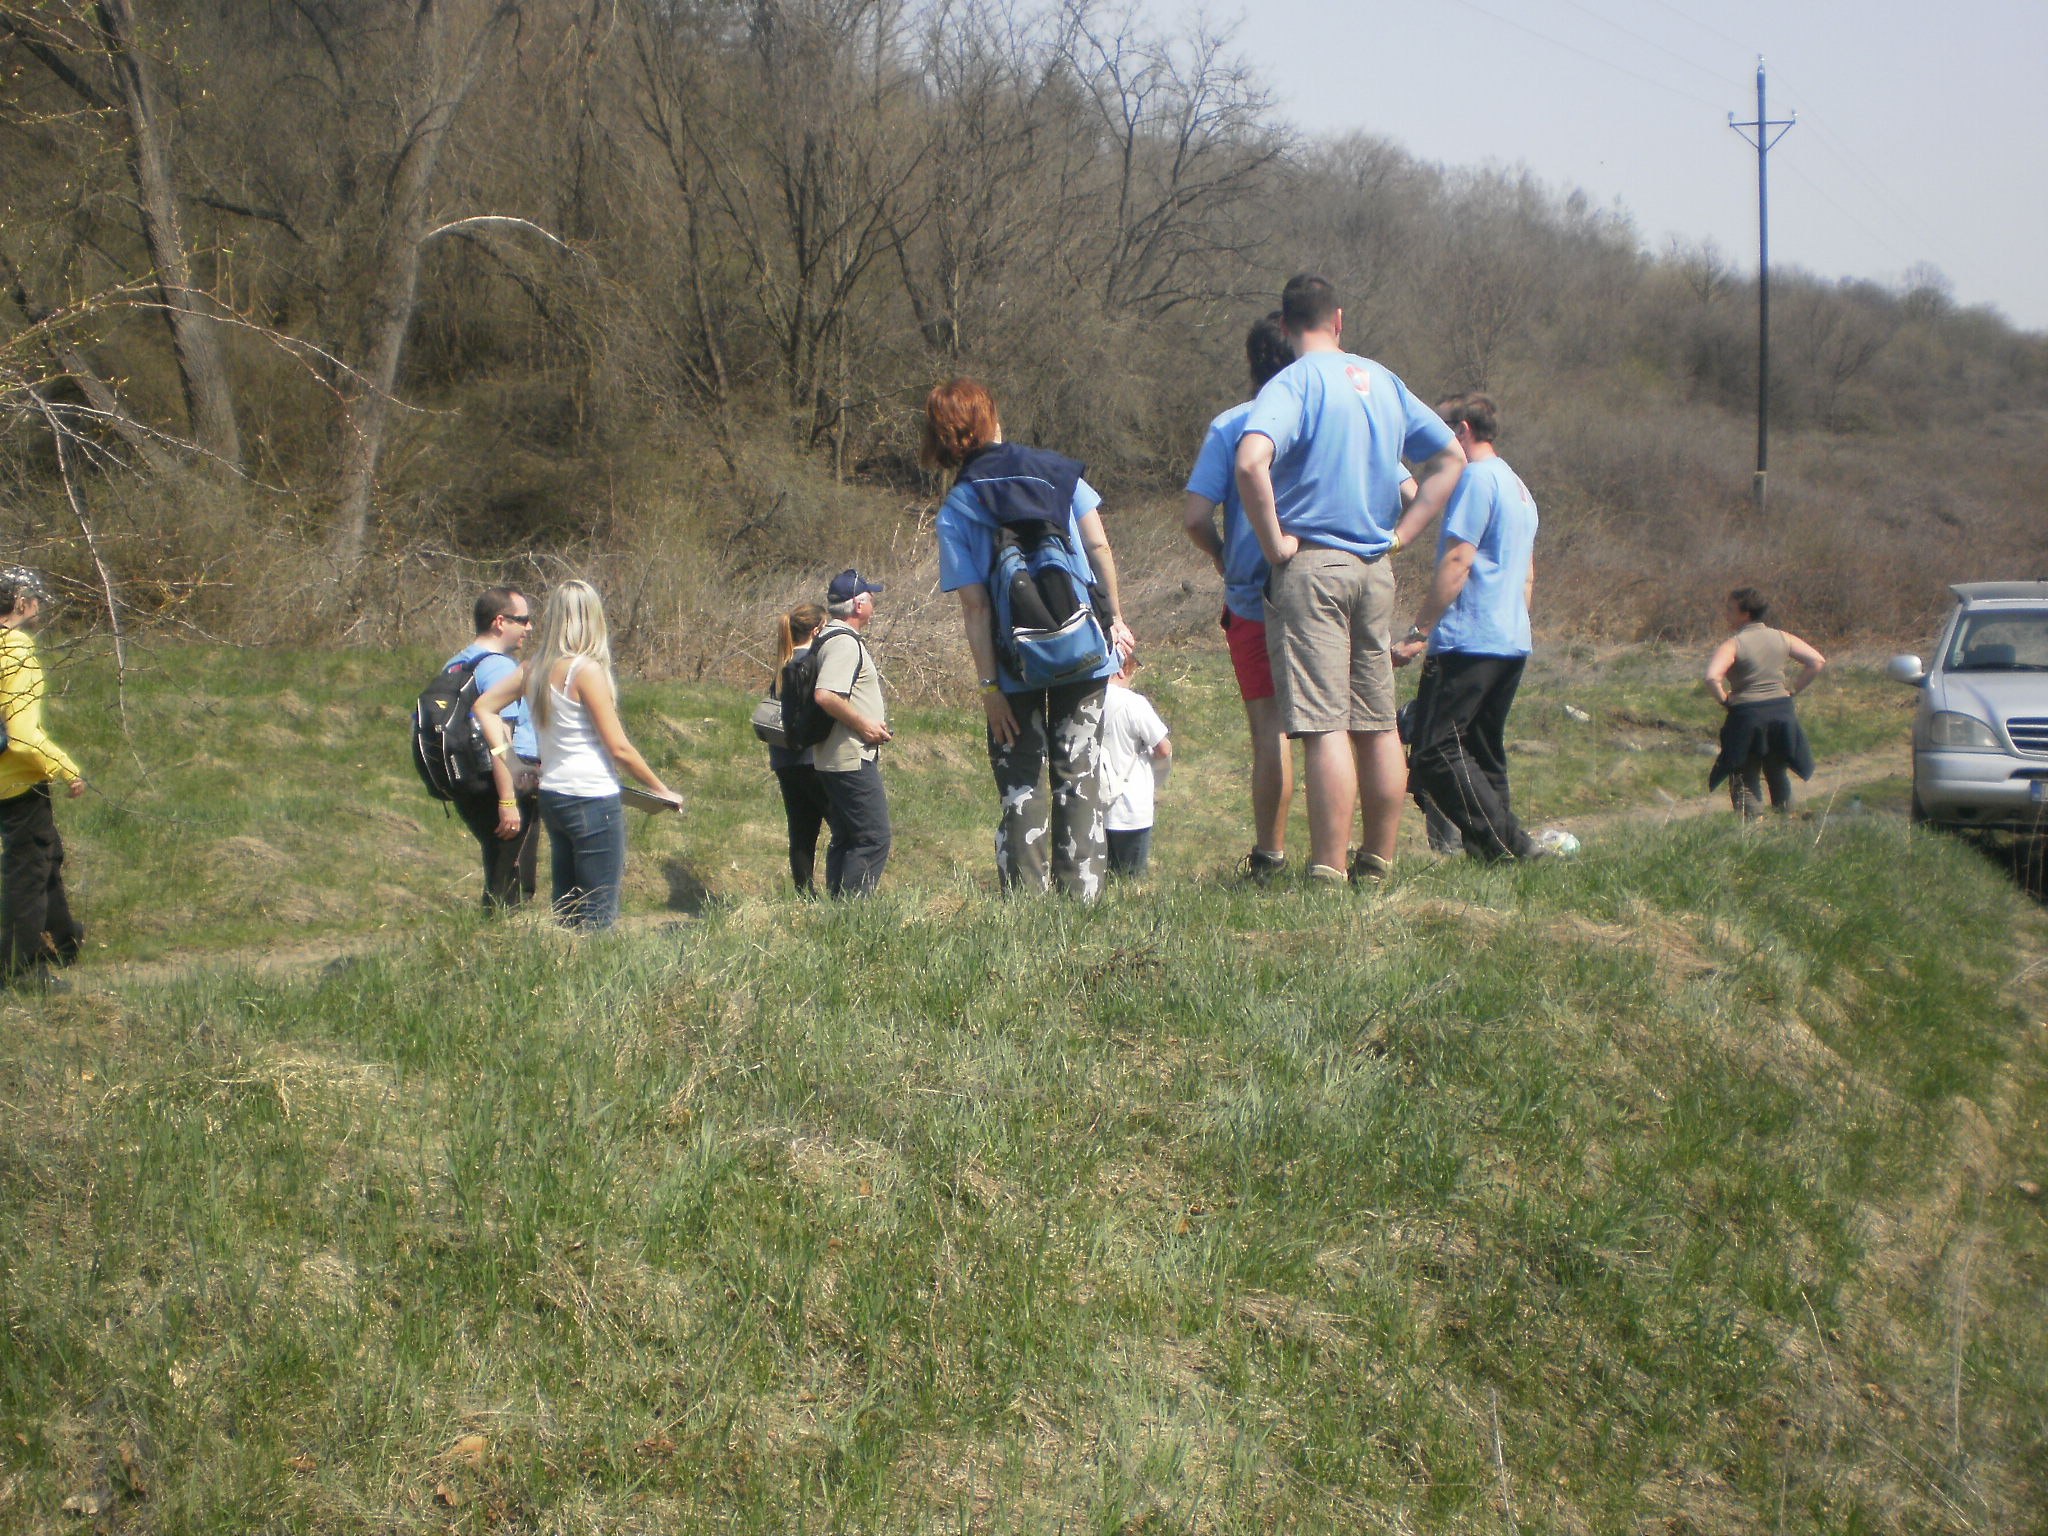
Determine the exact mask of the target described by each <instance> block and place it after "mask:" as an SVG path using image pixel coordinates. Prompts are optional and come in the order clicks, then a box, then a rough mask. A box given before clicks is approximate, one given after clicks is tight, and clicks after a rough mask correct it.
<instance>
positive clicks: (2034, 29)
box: [1143, 0, 2048, 331]
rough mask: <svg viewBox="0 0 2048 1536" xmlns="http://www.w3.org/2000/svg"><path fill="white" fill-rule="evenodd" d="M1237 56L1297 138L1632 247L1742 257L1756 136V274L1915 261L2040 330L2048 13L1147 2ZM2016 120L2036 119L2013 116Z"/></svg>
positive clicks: (1837, 5) (1616, 1) (1746, 256)
mask: <svg viewBox="0 0 2048 1536" xmlns="http://www.w3.org/2000/svg"><path fill="white" fill-rule="evenodd" d="M1143 3H1145V4H1147V5H1149V7H1150V8H1151V12H1152V14H1153V16H1154V17H1155V18H1156V19H1157V20H1158V21H1159V22H1161V23H1163V24H1166V25H1170V26H1174V27H1177V28H1182V27H1186V26H1188V25H1189V24H1190V23H1191V22H1192V21H1193V20H1195V19H1197V18H1199V17H1203V16H1206V17H1207V18H1208V19H1209V20H1210V22H1211V24H1212V25H1225V24H1229V23H1232V22H1235V23H1236V26H1237V30H1236V34H1235V44H1236V47H1237V49H1238V51H1239V52H1241V53H1242V54H1243V56H1244V57H1245V58H1246V59H1247V60H1248V61H1249V62H1251V63H1252V64H1253V65H1254V66H1256V68H1257V69H1258V71H1259V73H1260V75H1261V76H1262V78H1263V80H1264V81H1265V83H1266V85H1267V87H1268V88H1269V89H1270V90H1271V91H1272V92H1273V94H1274V97H1275V101H1276V105H1277V107H1278V108H1279V110H1280V113H1281V115H1282V116H1284V117H1285V118H1286V119H1288V120H1289V121H1291V122H1292V123H1293V124H1295V126H1296V127H1298V128H1300V129H1301V130H1302V131H1304V132H1305V133H1308V134H1313V135H1320V134H1332V133H1340V132H1350V131H1364V132H1368V133H1372V134H1376V135H1380V136H1382V137H1385V138H1389V139H1392V140H1394V141H1395V142H1397V143H1399V144H1400V145H1402V146H1403V147H1404V148H1405V149H1407V150H1408V151H1409V152H1410V153H1411V154H1414V155H1416V156H1418V157H1420V158H1422V159H1424V160H1432V161H1437V162H1440V163H1443V164H1446V165H1452V166H1480V165H1485V164H1489V163H1493V164H1504V165H1523V166H1526V167H1528V169H1529V170H1531V171H1532V172H1534V173H1535V174H1536V175H1537V177H1538V178H1540V179H1541V180H1542V181H1544V182H1546V183H1548V184H1549V185H1551V186H1553V187H1555V188H1557V189H1559V190H1561V191H1562V190H1569V189H1571V188H1579V189H1582V190H1584V191H1585V192H1586V193H1587V194H1588V196H1589V197H1591V199H1592V200H1593V201H1594V202H1595V203H1596V204H1600V205H1603V206H1609V207H1612V206H1617V205H1618V206H1619V207H1620V208H1622V209H1624V210H1625V211H1626V212H1627V213H1628V214H1629V215H1630V217H1631V218H1632V220H1633V222H1634V224H1635V227H1636V229H1637V231H1638V233H1639V234H1640V236H1641V237H1642V240H1643V243H1644V244H1645V246H1647V247H1649V248H1651V249H1653V250H1655V249H1662V248H1663V247H1664V245H1665V244H1666V242H1667V240H1668V239H1669V238H1670V237H1672V236H1677V237H1678V238H1679V239H1680V240H1682V241H1686V242H1688V243H1690V242H1697V241H1701V240H1706V239H1711V240H1713V241H1714V242H1715V243H1716V244H1717V245H1719V246H1720V248H1721V249H1722V251H1723V252H1724V253H1726V254H1727V255H1728V256H1729V257H1730V258H1731V259H1732V260H1734V261H1735V262H1737V263H1739V264H1740V266H1741V267H1742V268H1743V269H1744V270H1746V271H1754V270H1755V267H1756V259H1757V189H1756V170H1757V157H1756V152H1755V150H1754V149H1753V148H1751V147H1748V146H1746V145H1745V144H1744V143H1743V141H1742V139H1741V138H1740V137H1739V136H1738V135H1737V134H1736V133H1734V132H1733V131H1731V130H1730V129H1729V127H1728V114H1729V112H1731V111H1733V113H1734V114H1735V117H1736V119H1737V120H1738V121H1746V120H1749V119H1753V118H1755V117H1756V115H1757V114H1756V68H1757V58H1758V56H1759V55H1762V57H1763V60H1764V64H1765V68H1766V70H1767V75H1768V90H1769V96H1768V105H1769V113H1770V116H1771V117H1773V118H1786V117H1790V116H1792V115H1793V113H1794V112H1795V111H1796V112H1797V114H1798V124H1797V126H1796V127H1794V128H1793V129H1792V130H1791V131H1790V132H1789V133H1787V134H1786V135H1785V137H1784V139H1783V140H1782V141H1781V142H1780V143H1779V145H1778V146H1777V148H1775V149H1773V150H1772V151H1771V155H1770V194H1771V229H1770V234H1771V266H1772V269H1773V270H1774V271H1776V270H1778V269H1779V268H1780V267H1781V266H1785V265H1797V266H1799V267H1803V268H1805V269H1806V270H1807V271H1810V272H1813V273H1816V274H1818V275H1820V276H1823V277H1829V278H1836V277H1858V278H1869V279H1873V280H1875V281H1878V282H1882V283H1888V284H1889V283H1896V282H1897V281H1898V280H1899V279H1900V278H1901V277H1902V276H1903V275H1904V274H1905V273H1906V271H1907V270H1908V269H1909V268H1912V267H1914V266H1916V265H1918V264H1920V263H1929V264H1931V265H1933V266H1935V267H1937V268H1939V269H1940V270H1941V271H1942V273H1944V274H1945V275H1946V276H1947V278H1948V279H1949V281H1950V282H1951V283H1952V284H1953V288H1954V295H1955V298H1956V301H1957V302H1958V303H1961V304H1989V305H1991V306H1993V307H1994V308H1996V309H1998V310H1999V311H2000V312H2001V313H2003V314H2004V315H2005V317H2006V318H2007V319H2009V320H2011V321H2012V322H2013V323H2014V324H2016V325H2020V326H2023V327H2026V328H2028V329H2031V330H2041V331H2048V125H2044V122H2043V115H2042V111H2041V106H2040V103H2041V100H2042V96H2043V81H2044V79H2048V3H2044V0H1988V3H1979V4H1969V5H1950V6H1936V5H1930V4H1926V3H1907V0H1860V3H1855V4H1848V3H1842V0H1770V3H1762V0H1477V3H1475V0H1457V3H1456V4H1452V5H1440V6H1420V5H1406V6H1401V5H1394V4H1390V3H1387V0H1261V3H1258V4H1256V5H1251V6H1247V7H1243V8H1241V9H1240V8H1234V5H1235V0H1212V3H1209V4H1206V5H1199V4H1197V3H1195V0H1143ZM2029 103H2033V105H2031V106H2030V105H2028V104H2029Z"/></svg>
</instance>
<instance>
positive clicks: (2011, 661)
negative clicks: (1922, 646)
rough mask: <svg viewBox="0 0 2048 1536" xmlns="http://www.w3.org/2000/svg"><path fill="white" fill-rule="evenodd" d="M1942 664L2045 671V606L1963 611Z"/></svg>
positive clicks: (2047, 645) (2047, 666) (2047, 660)
mask: <svg viewBox="0 0 2048 1536" xmlns="http://www.w3.org/2000/svg"><path fill="white" fill-rule="evenodd" d="M1943 665H1944V666H1945V667H1946V668H1947V670H1949V671H1951V672H2048V608H2020V609H2013V608H2001V609H1996V610H1994V611H1992V612H1988V613H1972V614H1966V615H1965V616H1964V618H1963V621H1962V623H1960V624H1958V625H1957V626H1956V632H1955V637H1954V639H1952V640H1951V641H1950V642H1949V648H1948V656H1947V659H1946V661H1945V662H1944V663H1943Z"/></svg>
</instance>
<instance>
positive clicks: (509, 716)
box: [442, 641, 540, 761]
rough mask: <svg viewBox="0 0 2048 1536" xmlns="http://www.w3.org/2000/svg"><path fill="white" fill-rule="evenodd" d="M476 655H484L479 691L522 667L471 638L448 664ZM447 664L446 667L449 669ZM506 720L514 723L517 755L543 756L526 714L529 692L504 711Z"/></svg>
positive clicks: (479, 667) (478, 674)
mask: <svg viewBox="0 0 2048 1536" xmlns="http://www.w3.org/2000/svg"><path fill="white" fill-rule="evenodd" d="M472 656H481V657H483V660H482V661H479V662H478V663H477V664H476V691H477V693H478V694H479V695H483V694H486V693H489V692H490V691H491V690H492V689H493V688H495V687H497V686H498V684H500V683H502V682H503V681H505V679H506V678H508V677H510V676H511V675H512V674H513V673H514V672H517V671H518V670H519V663H518V662H516V661H514V660H513V659H512V658H511V657H510V656H507V655H505V654H504V653H503V652H502V651H487V650H485V649H484V648H483V647H482V646H480V645H478V644H476V643H475V642H474V641H471V642H470V643H469V644H468V645H465V646H464V647H463V648H462V649H461V650H459V651H457V652H456V653H455V654H454V655H453V656H450V657H449V658H448V662H447V667H455V666H460V665H461V664H462V663H463V662H465V661H468V660H469V659H470V658H471V657H472ZM447 667H443V668H442V670H443V671H446V670H447ZM502 713H503V715H504V718H505V721H506V723H507V724H509V725H510V726H511V727H512V754H513V756H515V757H530V758H533V759H535V760H536V761H537V760H538V759H539V757H540V742H539V740H538V739H537V738H536V737H535V736H534V734H533V724H532V722H531V721H529V720H528V719H527V718H526V696H525V695H524V694H521V695H520V696H519V697H518V698H516V699H514V700H513V701H512V702H511V703H510V704H507V705H506V706H505V708H504V710H503V711H502Z"/></svg>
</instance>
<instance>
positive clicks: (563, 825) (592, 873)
mask: <svg viewBox="0 0 2048 1536" xmlns="http://www.w3.org/2000/svg"><path fill="white" fill-rule="evenodd" d="M540 819H541V821H542V822H543V823H545V824H546V826H547V829H548V848H549V850H550V851H551V852H552V854H553V856H554V860H553V862H554V869H555V917H556V919H557V920H558V921H559V922H561V923H562V924H564V925H565V926H567V927H570V928H609V927H611V925H612V924H613V923H616V922H617V921H618V920H619V884H620V882H621V881H623V880H624V879H625V878H626V807H625V804H624V802H623V801H621V800H620V799H619V797H618V796H617V795H565V794H561V793H559V792H558V791H555V790H552V789H544V790H542V791H541V792H540Z"/></svg>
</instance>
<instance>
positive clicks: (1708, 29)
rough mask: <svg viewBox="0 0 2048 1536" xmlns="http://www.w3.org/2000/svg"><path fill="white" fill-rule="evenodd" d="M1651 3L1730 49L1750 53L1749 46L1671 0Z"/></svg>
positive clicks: (1651, 1) (1657, 0)
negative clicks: (1680, 7) (1682, 8)
mask: <svg viewBox="0 0 2048 1536" xmlns="http://www.w3.org/2000/svg"><path fill="white" fill-rule="evenodd" d="M1650 3H1651V4H1652V5H1654V6H1657V7H1658V8H1659V9H1661V10H1666V11H1669V12H1670V13H1671V14H1672V15H1674V16H1676V17H1677V18H1678V19H1679V20H1680V21H1683V22H1687V23H1689V24H1690V25H1692V26H1695V27H1698V28H1699V29H1700V30H1701V31H1702V32H1704V33H1706V34H1707V36H1709V37H1711V38H1714V39H1715V40H1716V41H1719V42H1723V43H1726V44H1727V45H1728V46H1729V47H1730V48H1737V49H1740V50H1741V51H1742V52H1744V53H1748V52H1749V51H1750V47H1749V44H1747V43H1743V42H1738V41H1737V40H1736V39H1734V38H1732V37H1730V36H1729V35H1728V34H1727V33H1726V32H1723V31H1722V30H1721V29H1720V28H1718V27H1713V26H1709V25H1708V24H1707V23H1706V22H1704V21H1701V20H1700V19H1699V18H1698V17H1697V16H1694V15H1693V14H1692V13H1691V12H1689V11H1684V10H1681V9H1679V8H1678V7H1677V6H1675V5H1673V4H1672V3H1671V0H1650Z"/></svg>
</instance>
